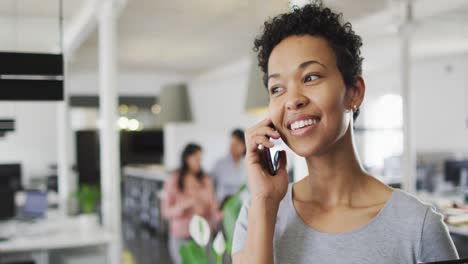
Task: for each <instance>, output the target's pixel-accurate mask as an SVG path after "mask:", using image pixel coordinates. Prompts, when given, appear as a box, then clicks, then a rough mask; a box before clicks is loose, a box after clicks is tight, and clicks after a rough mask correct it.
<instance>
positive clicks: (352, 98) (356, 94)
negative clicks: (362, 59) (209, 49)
mask: <svg viewBox="0 0 468 264" xmlns="http://www.w3.org/2000/svg"><path fill="white" fill-rule="evenodd" d="M365 93H366V84H365V83H364V79H363V78H362V77H361V76H358V77H357V78H356V82H355V83H354V85H353V86H352V87H350V88H349V89H347V91H346V94H347V97H348V105H347V108H348V109H353V108H355V107H356V108H359V107H360V106H361V104H362V101H363V100H364V95H365Z"/></svg>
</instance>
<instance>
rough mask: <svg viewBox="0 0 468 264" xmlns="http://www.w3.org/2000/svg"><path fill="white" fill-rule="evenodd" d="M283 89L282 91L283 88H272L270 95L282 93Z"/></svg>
mask: <svg viewBox="0 0 468 264" xmlns="http://www.w3.org/2000/svg"><path fill="white" fill-rule="evenodd" d="M283 89H284V88H283V87H273V88H271V89H270V93H271V94H276V93H279V92H281V91H283Z"/></svg>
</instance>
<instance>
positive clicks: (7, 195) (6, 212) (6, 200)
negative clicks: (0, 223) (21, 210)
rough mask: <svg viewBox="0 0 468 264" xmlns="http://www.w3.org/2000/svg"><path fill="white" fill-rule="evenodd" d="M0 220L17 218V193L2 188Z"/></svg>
mask: <svg viewBox="0 0 468 264" xmlns="http://www.w3.org/2000/svg"><path fill="white" fill-rule="evenodd" d="M0 201H1V202H0V219H2V220H3V219H9V218H13V217H15V214H16V210H15V209H16V206H15V191H13V190H10V189H1V188H0Z"/></svg>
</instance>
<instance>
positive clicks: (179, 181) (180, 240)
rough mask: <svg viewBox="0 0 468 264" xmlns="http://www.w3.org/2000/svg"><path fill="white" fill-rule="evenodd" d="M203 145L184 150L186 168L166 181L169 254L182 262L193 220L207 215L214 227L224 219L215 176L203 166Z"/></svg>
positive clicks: (163, 201) (189, 146) (178, 261)
mask: <svg viewBox="0 0 468 264" xmlns="http://www.w3.org/2000/svg"><path fill="white" fill-rule="evenodd" d="M201 158H202V148H201V147H200V146H199V145H197V144H193V143H190V144H188V145H187V146H186V147H185V149H184V151H183V152H182V162H181V163H182V167H181V168H180V169H179V170H177V171H175V172H174V173H172V175H171V176H170V177H169V178H168V180H167V181H166V183H165V184H164V198H163V200H162V215H163V217H164V218H165V219H167V220H168V221H169V251H170V252H169V253H170V254H171V258H172V259H173V261H174V262H175V263H181V258H180V253H179V248H180V246H181V245H183V244H185V243H187V242H189V241H190V233H189V222H190V220H191V218H192V216H193V215H194V214H197V215H200V216H203V217H204V218H205V219H207V220H208V222H209V223H210V225H211V228H212V230H214V228H215V227H216V224H217V222H218V221H219V220H220V219H221V212H219V211H218V207H219V204H218V202H217V200H216V196H215V192H214V188H213V182H212V180H211V177H209V176H208V175H206V174H205V173H204V172H203V170H202V168H201Z"/></svg>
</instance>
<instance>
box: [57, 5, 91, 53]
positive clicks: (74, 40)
mask: <svg viewBox="0 0 468 264" xmlns="http://www.w3.org/2000/svg"><path fill="white" fill-rule="evenodd" d="M97 7H98V1H97V0H87V1H86V2H85V3H84V4H83V6H82V7H81V9H80V10H79V11H78V13H77V14H76V15H75V16H74V17H73V18H72V20H71V22H70V24H69V25H68V26H67V27H66V28H65V30H64V31H65V32H64V37H63V49H64V54H65V56H66V58H68V59H69V58H71V57H73V53H74V52H75V51H76V50H77V49H78V48H79V47H80V46H81V44H83V42H84V41H85V40H86V39H87V38H88V37H89V36H90V34H91V33H92V32H93V31H94V30H95V29H96V25H97V18H96V13H97Z"/></svg>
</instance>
